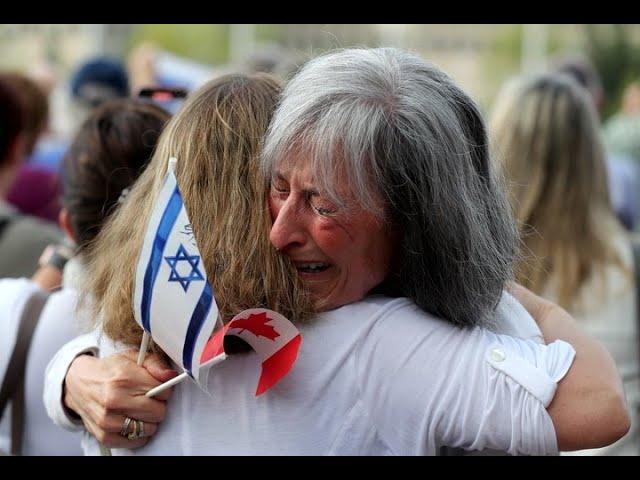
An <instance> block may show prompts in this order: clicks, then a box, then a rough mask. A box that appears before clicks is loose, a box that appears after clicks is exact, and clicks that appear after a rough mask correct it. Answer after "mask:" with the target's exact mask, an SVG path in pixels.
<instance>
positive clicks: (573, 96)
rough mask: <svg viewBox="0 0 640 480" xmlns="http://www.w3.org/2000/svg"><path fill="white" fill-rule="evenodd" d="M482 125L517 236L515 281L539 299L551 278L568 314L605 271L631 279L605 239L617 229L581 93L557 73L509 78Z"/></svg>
mask: <svg viewBox="0 0 640 480" xmlns="http://www.w3.org/2000/svg"><path fill="white" fill-rule="evenodd" d="M489 128H490V138H491V145H492V150H493V153H494V158H496V159H497V160H498V162H499V164H500V165H501V167H502V169H503V171H504V174H505V177H506V178H507V179H508V183H509V194H510V200H511V203H512V205H513V209H514V212H515V216H516V219H517V221H518V227H519V229H520V233H521V237H522V252H521V255H520V258H519V261H518V265H517V269H516V278H517V280H518V282H520V283H521V284H523V285H524V286H526V287H527V288H529V289H531V290H532V291H534V292H536V293H538V294H540V293H542V292H543V290H544V289H545V287H546V286H547V283H548V281H549V279H550V277H551V276H552V275H553V276H554V277H556V278H557V280H558V285H557V286H558V303H560V305H562V306H563V307H564V308H567V309H572V308H574V307H575V306H576V305H575V302H576V301H577V299H578V295H579V290H580V288H581V287H582V285H583V284H584V283H585V282H586V281H587V280H588V279H589V278H590V277H591V276H592V275H597V276H599V278H602V279H605V275H604V268H605V267H606V266H608V265H612V264H614V265H617V266H618V267H620V268H621V269H622V270H623V271H626V272H627V273H628V274H629V275H630V274H631V272H630V271H629V269H628V267H627V266H626V265H625V264H624V261H623V259H622V258H621V256H620V254H619V253H618V251H617V249H616V247H615V246H614V245H613V243H612V240H611V233H612V229H614V230H621V229H622V226H621V225H620V224H619V222H618V220H617V218H616V217H615V215H614V213H613V209H612V207H611V202H610V198H609V187H608V182H607V169H606V165H605V154H604V148H603V145H602V141H601V139H600V131H599V121H598V117H597V113H596V111H595V108H594V105H593V104H592V101H591V100H590V98H589V96H588V93H587V91H586V90H584V89H583V88H581V87H580V86H579V85H578V84H577V83H575V81H574V80H573V79H572V78H570V77H568V76H566V75H563V74H544V75H537V76H533V77H519V78H516V79H513V80H512V81H511V82H509V83H507V84H506V85H505V87H503V89H502V91H501V92H500V95H499V97H498V101H497V102H496V105H495V106H494V111H493V114H492V118H491V122H490V124H489ZM602 290H603V291H604V290H605V289H602Z"/></svg>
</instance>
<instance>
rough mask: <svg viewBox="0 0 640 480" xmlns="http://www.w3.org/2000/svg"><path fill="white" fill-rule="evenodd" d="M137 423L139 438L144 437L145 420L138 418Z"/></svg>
mask: <svg viewBox="0 0 640 480" xmlns="http://www.w3.org/2000/svg"><path fill="white" fill-rule="evenodd" d="M136 424H137V426H138V437H137V438H142V437H144V422H143V421H142V420H136Z"/></svg>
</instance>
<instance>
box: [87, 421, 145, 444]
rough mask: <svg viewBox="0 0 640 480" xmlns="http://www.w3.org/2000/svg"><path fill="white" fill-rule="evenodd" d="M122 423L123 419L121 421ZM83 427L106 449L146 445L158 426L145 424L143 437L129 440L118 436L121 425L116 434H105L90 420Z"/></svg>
mask: <svg viewBox="0 0 640 480" xmlns="http://www.w3.org/2000/svg"><path fill="white" fill-rule="evenodd" d="M123 422H124V419H123ZM85 427H86V428H87V431H88V432H89V433H91V434H92V435H93V436H94V437H95V438H96V440H98V442H100V443H101V444H102V445H104V446H105V447H107V448H139V447H142V446H144V445H146V444H147V442H148V441H149V439H150V438H151V437H152V436H153V435H155V434H156V432H157V431H158V425H157V424H153V423H145V425H144V436H143V437H140V438H135V439H131V440H129V438H128V437H123V436H122V435H120V430H121V429H122V425H120V428H118V431H117V433H113V432H106V431H104V430H103V429H101V428H100V427H98V426H97V425H96V424H95V423H93V422H92V421H91V420H90V419H87V420H86V421H85Z"/></svg>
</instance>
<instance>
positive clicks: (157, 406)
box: [118, 396, 167, 423]
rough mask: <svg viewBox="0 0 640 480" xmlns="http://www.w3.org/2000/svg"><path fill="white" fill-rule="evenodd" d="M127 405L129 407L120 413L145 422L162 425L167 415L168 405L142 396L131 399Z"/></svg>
mask: <svg viewBox="0 0 640 480" xmlns="http://www.w3.org/2000/svg"><path fill="white" fill-rule="evenodd" d="M127 403H128V404H129V406H128V407H127V408H126V409H120V410H119V411H118V413H119V414H121V415H124V416H126V417H131V418H136V419H138V420H142V421H144V422H152V423H160V422H162V421H163V420H164V417H165V415H166V413H167V404H166V403H165V402H163V401H160V400H156V399H155V398H148V397H145V396H140V397H135V398H131V399H130V400H129V401H128V402H127Z"/></svg>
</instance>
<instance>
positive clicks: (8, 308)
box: [0, 278, 82, 455]
mask: <svg viewBox="0 0 640 480" xmlns="http://www.w3.org/2000/svg"><path fill="white" fill-rule="evenodd" d="M37 290H38V286H37V285H36V284H35V283H33V282H31V281H30V280H27V279H26V278H17V279H1V280H0V373H1V374H2V377H0V381H3V380H4V376H5V373H6V369H7V366H8V363H9V357H10V356H11V353H12V352H13V348H14V344H15V341H16V335H17V333H18V321H19V320H20V316H21V315H22V310H23V308H24V306H25V302H26V301H27V299H28V298H29V297H30V296H31V295H32V294H33V293H34V292H35V291H37ZM76 299H77V293H76V291H75V290H72V289H63V290H61V291H59V292H56V293H53V294H52V295H51V296H50V297H49V299H48V301H47V303H46V305H45V307H44V309H43V310H42V313H41V315H40V320H39V321H38V325H37V327H36V329H35V331H34V334H33V338H32V340H31V346H30V348H29V355H28V358H27V365H26V382H25V412H26V413H25V426H24V435H23V448H22V453H23V455H82V450H81V448H80V438H81V436H80V434H78V433H71V432H67V431H65V430H63V429H61V428H59V427H58V426H56V425H55V424H54V423H53V422H52V421H51V420H50V419H49V417H48V416H47V413H46V412H45V409H44V405H43V404H42V392H43V379H44V371H45V367H46V365H47V363H48V362H49V360H50V359H51V357H53V355H54V353H55V352H56V351H57V350H58V349H59V348H60V347H61V346H63V345H64V344H65V343H66V342H68V341H69V340H70V339H72V338H74V337H75V336H77V335H78V334H79V329H78V325H77V324H76V323H75V318H76V316H75V306H76ZM9 405H10V404H9ZM10 424H11V409H10V406H8V407H7V408H6V409H5V411H4V414H3V418H2V422H1V423H0V448H1V449H3V450H5V451H9V449H10V445H11V429H10Z"/></svg>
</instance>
